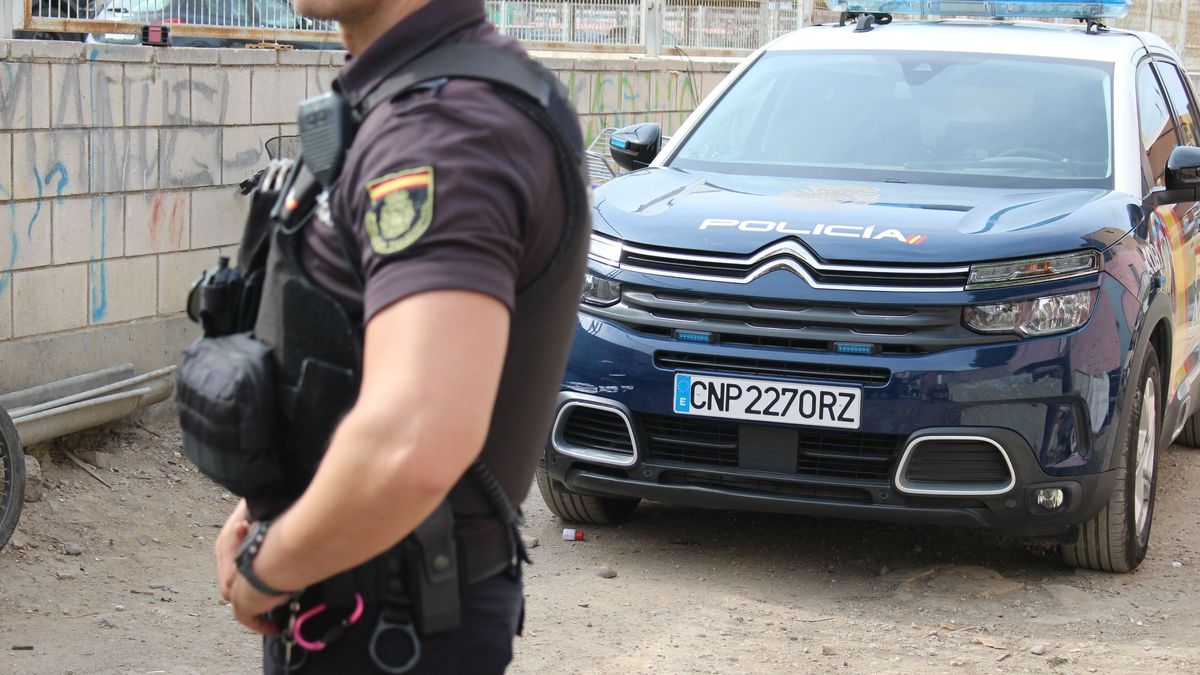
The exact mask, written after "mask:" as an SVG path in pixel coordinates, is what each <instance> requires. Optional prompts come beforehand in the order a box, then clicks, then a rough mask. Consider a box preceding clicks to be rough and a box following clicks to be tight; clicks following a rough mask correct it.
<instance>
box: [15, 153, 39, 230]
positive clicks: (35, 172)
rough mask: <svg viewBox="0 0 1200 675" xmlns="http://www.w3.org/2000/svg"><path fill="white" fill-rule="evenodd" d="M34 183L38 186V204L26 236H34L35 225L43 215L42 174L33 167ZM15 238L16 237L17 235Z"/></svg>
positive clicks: (34, 208)
mask: <svg viewBox="0 0 1200 675" xmlns="http://www.w3.org/2000/svg"><path fill="white" fill-rule="evenodd" d="M33 183H34V185H37V203H36V204H34V205H33V217H32V218H30V219H29V226H28V227H26V228H25V236H26V237H32V236H33V224H34V223H36V222H37V219H38V216H40V215H42V174H41V172H39V171H38V170H37V167H36V166H35V167H33ZM16 218H17V216H16V213H14V214H13V221H14V222H15V221H16ZM13 236H16V235H15V234H14V235H13Z"/></svg>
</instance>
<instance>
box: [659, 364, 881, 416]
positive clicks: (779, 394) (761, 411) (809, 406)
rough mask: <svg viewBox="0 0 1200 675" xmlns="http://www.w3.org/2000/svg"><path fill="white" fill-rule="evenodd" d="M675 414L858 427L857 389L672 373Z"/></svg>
mask: <svg viewBox="0 0 1200 675" xmlns="http://www.w3.org/2000/svg"><path fill="white" fill-rule="evenodd" d="M675 412H676V413H678V414H680V415H700V416H703V417H721V418H725V419H733V420H746V421H750V422H777V423H783V424H802V425H806V426H813V427H832V428H836V429H857V428H858V426H859V422H860V419H861V412H862V390H861V389H857V388H855V387H831V386H825V385H820V384H798V383H796V382H772V381H768V380H746V379H742V378H737V377H710V376H708V375H683V374H677V375H675Z"/></svg>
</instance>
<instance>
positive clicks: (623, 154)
mask: <svg viewBox="0 0 1200 675" xmlns="http://www.w3.org/2000/svg"><path fill="white" fill-rule="evenodd" d="M661 149H662V126H661V125H659V124H658V123H656V122H647V123H646V124H635V125H633V126H631V127H625V128H624V129H618V130H616V131H614V132H613V135H612V138H611V139H610V140H609V141H608V151H609V153H610V154H612V158H613V160H615V161H616V163H617V164H619V165H620V166H621V167H623V168H625V169H628V170H630V171H636V170H637V169H642V168H645V167H647V166H650V162H653V161H654V158H655V157H657V156H658V151H659V150H661ZM1197 151H1200V148H1197Z"/></svg>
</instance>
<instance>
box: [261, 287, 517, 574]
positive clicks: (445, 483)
mask: <svg viewBox="0 0 1200 675" xmlns="http://www.w3.org/2000/svg"><path fill="white" fill-rule="evenodd" d="M508 329H509V313H508V309H507V308H506V307H505V306H504V305H503V304H502V303H501V302H499V301H498V300H496V299H494V298H491V297H489V296H486V295H482V294H479V293H474V292H468V291H434V292H428V293H422V294H419V295H415V296H412V297H410V298H407V299H405V300H402V301H400V302H398V303H396V304H394V305H392V306H390V307H388V308H387V309H385V310H383V311H382V312H380V313H379V314H377V315H375V317H374V318H372V320H371V322H370V323H369V324H368V326H367V335H366V346H365V359H364V364H363V383H362V389H361V392H360V394H359V398H358V401H357V403H355V405H354V408H353V409H352V410H351V411H350V413H349V414H348V415H347V416H346V418H345V419H344V420H343V421H342V423H341V425H340V426H339V427H338V430H337V433H336V434H334V437H333V441H332V443H331V444H330V447H329V450H328V452H327V453H326V455H325V458H324V460H323V461H322V462H321V466H320V469H319V470H318V471H317V474H316V477H315V478H314V479H313V482H312V484H311V485H310V486H309V488H308V490H307V491H306V492H305V493H304V495H303V496H302V497H301V498H300V500H299V501H297V502H296V504H295V505H294V506H293V507H292V508H291V509H290V510H289V511H288V512H287V513H286V514H284V515H283V516H282V517H281V518H280V519H279V520H278V521H277V522H276V523H275V525H274V526H273V527H272V528H271V530H270V532H269V534H268V535H267V539H266V541H265V543H264V545H263V550H262V552H261V553H260V554H259V556H258V559H257V561H256V562H255V565H254V569H255V571H256V572H257V573H258V574H259V576H261V577H262V578H263V580H264V581H266V582H267V583H268V584H270V585H272V586H274V587H275V588H285V589H297V588H302V587H304V586H307V585H309V584H312V583H314V582H317V581H320V580H322V579H325V578H327V577H329V576H332V575H334V574H336V573H338V572H341V571H343V570H346V569H349V568H351V567H353V566H355V565H358V564H360V563H363V562H365V561H367V560H368V559H370V558H372V557H373V556H375V555H377V554H379V553H381V552H383V551H385V550H387V549H388V548H390V547H392V546H393V545H394V544H396V543H397V542H399V541H400V540H401V539H403V538H404V537H405V536H406V535H408V534H409V533H410V532H411V531H412V530H413V529H414V528H415V527H416V526H417V525H419V524H420V523H421V521H423V520H424V519H425V517H426V516H428V515H429V514H430V513H432V512H433V509H434V508H436V507H437V505H438V504H439V503H440V502H441V501H442V499H443V498H445V496H446V495H447V493H449V491H450V489H451V488H452V487H453V486H454V484H455V483H456V482H457V481H458V479H459V478H460V477H461V476H462V474H463V473H464V472H465V471H466V470H467V468H468V467H469V466H470V465H471V463H472V462H473V461H474V460H475V459H476V458H477V457H478V456H479V453H480V451H481V450H482V448H483V443H484V440H485V437H486V435H487V430H488V426H489V424H490V421H491V416H492V407H493V404H494V402H495V398H496V392H497V390H498V388H499V383H500V373H501V370H502V368H503V365H504V355H505V351H506V349H507V346H508Z"/></svg>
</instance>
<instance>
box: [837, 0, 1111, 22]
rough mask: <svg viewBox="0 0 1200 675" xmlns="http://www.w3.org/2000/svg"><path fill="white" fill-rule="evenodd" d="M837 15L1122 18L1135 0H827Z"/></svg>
mask: <svg viewBox="0 0 1200 675" xmlns="http://www.w3.org/2000/svg"><path fill="white" fill-rule="evenodd" d="M825 4H826V5H827V6H828V7H829V9H831V10H833V11H835V12H853V13H862V14H866V13H871V14H924V15H928V16H988V17H1011V18H1019V17H1029V18H1039V19H1102V18H1112V19H1120V18H1121V17H1123V16H1125V15H1126V14H1128V13H1129V10H1130V9H1132V8H1133V0H1077V1H1076V2H1069V1H1066V0H825Z"/></svg>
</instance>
